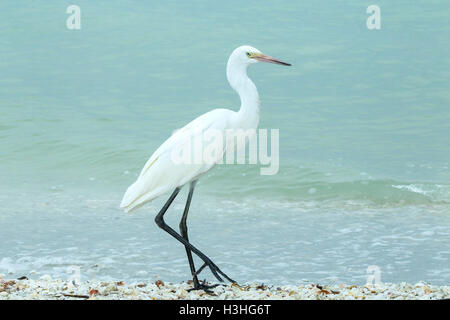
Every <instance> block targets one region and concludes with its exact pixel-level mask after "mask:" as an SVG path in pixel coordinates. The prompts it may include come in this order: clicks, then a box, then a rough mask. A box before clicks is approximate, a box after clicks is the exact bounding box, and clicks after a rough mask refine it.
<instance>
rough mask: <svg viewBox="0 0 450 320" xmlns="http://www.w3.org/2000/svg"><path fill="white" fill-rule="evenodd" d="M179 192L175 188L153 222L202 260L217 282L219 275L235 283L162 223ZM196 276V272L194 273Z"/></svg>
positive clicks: (219, 278) (220, 279) (178, 189)
mask: <svg viewBox="0 0 450 320" xmlns="http://www.w3.org/2000/svg"><path fill="white" fill-rule="evenodd" d="M179 192H180V188H179V187H178V188H176V189H175V191H174V192H173V193H172V195H171V196H170V198H169V200H167V202H166V203H165V204H164V206H163V207H162V209H161V210H160V211H159V213H158V215H157V216H156V218H155V222H156V224H157V225H158V226H159V227H160V228H161V229H163V230H164V231H166V232H167V233H168V234H170V235H171V236H172V237H174V238H175V239H177V240H178V241H179V242H181V243H182V244H184V246H185V247H187V248H189V249H190V250H191V251H192V252H193V253H195V254H196V255H197V256H198V257H199V258H200V259H202V260H203V262H204V263H205V266H208V267H209V268H210V270H211V272H212V273H213V275H214V276H215V277H216V278H217V280H219V281H223V280H222V278H221V277H220V276H219V274H221V275H222V276H223V277H224V278H226V279H227V280H228V281H231V282H235V281H234V280H232V279H231V278H229V277H228V276H227V275H226V274H225V273H223V272H222V270H220V269H219V267H217V266H216V265H215V264H214V262H212V261H211V259H209V258H208V257H207V256H206V255H205V254H203V253H202V252H201V251H200V250H198V249H197V248H196V247H194V246H193V245H192V244H190V243H189V241H187V240H186V239H184V238H183V237H182V236H180V235H179V234H178V233H177V232H176V231H175V230H173V229H172V228H171V227H169V226H168V225H167V224H166V223H165V221H164V214H165V213H166V211H167V209H168V208H169V207H170V205H171V204H172V202H173V200H174V199H175V198H176V196H177V195H178V193H179ZM203 268H204V267H202V268H201V269H203ZM196 274H198V272H196Z"/></svg>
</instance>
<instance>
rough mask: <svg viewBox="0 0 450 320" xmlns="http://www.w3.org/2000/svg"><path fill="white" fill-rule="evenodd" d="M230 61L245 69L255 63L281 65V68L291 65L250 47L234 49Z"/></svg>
mask: <svg viewBox="0 0 450 320" xmlns="http://www.w3.org/2000/svg"><path fill="white" fill-rule="evenodd" d="M230 60H233V61H234V62H235V63H239V64H242V65H245V66H247V67H248V66H249V65H251V64H253V63H257V62H269V63H276V64H281V65H283V66H290V65H291V64H289V63H287V62H283V61H280V60H278V59H275V58H273V57H271V56H268V55H265V54H263V53H262V52H261V51H259V50H258V49H256V48H253V47H251V46H240V47H238V48H236V49H234V51H233V53H232V54H231V56H230Z"/></svg>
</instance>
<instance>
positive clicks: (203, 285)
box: [187, 279, 219, 294]
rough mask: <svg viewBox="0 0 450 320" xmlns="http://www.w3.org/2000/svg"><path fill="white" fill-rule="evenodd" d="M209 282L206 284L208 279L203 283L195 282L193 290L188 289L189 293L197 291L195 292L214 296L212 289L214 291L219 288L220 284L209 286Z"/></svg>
mask: <svg viewBox="0 0 450 320" xmlns="http://www.w3.org/2000/svg"><path fill="white" fill-rule="evenodd" d="M207 283H208V282H206V279H205V280H203V281H200V282H199V281H194V287H193V288H191V289H188V290H187V292H191V291H195V290H203V291H205V292H206V293H208V294H214V292H213V291H212V290H210V289H214V288H215V287H217V286H218V285H219V284H213V285H208V284H207Z"/></svg>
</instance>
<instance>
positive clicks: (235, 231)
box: [0, 0, 450, 284]
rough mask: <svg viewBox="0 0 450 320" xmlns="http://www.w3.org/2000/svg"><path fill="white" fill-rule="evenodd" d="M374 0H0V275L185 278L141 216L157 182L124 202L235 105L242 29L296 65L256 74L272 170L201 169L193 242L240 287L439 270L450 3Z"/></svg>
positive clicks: (446, 218)
mask: <svg viewBox="0 0 450 320" xmlns="http://www.w3.org/2000/svg"><path fill="white" fill-rule="evenodd" d="M71 4H77V5H79V6H80V8H81V30H68V29H67V28H66V19H67V17H68V16H69V15H68V14H67V13H66V8H67V7H68V6H69V5H71ZM370 4H372V3H364V2H361V1H357V2H354V3H352V4H350V3H348V2H346V1H325V2H317V1H316V2H312V1H311V2H305V1H302V2H300V1H271V2H270V3H269V2H268V3H266V4H264V3H262V2H261V1H234V0H232V1H222V2H220V3H219V2H207V1H190V2H189V3H188V2H186V3H180V2H178V1H164V2H163V1H145V2H144V1H75V2H68V1H58V2H56V1H33V3H32V4H30V3H29V2H27V1H9V0H8V1H2V2H1V3H0V70H1V77H0V115H1V116H0V156H1V157H0V181H1V183H0V274H7V275H8V276H10V277H14V276H22V275H28V276H29V277H34V278H38V277H39V276H41V275H43V274H50V275H52V276H54V277H59V278H65V277H68V274H67V267H68V266H72V265H76V266H80V267H81V275H82V277H83V278H85V279H90V278H105V279H124V280H129V281H134V280H142V279H148V278H151V277H160V278H163V279H166V280H167V281H182V280H185V279H187V278H188V277H189V268H188V265H187V260H186V257H185V253H184V248H183V247H182V246H180V245H179V244H178V243H177V242H176V241H175V240H173V239H172V238H170V236H169V235H167V234H165V233H164V232H163V231H161V230H159V229H158V228H157V226H156V225H155V224H154V222H153V218H154V216H155V213H156V212H157V210H158V209H159V208H160V207H161V206H162V204H163V202H164V201H165V198H166V197H167V196H168V195H167V196H166V197H162V198H161V199H157V200H155V201H154V202H153V203H151V204H149V205H148V206H146V207H145V208H143V209H141V210H139V211H137V212H136V213H134V214H132V215H126V214H124V213H122V212H121V211H120V210H119V208H118V206H119V203H120V200H121V197H122V195H123V193H124V191H125V190H126V188H127V187H128V185H129V184H131V183H132V182H133V181H134V179H135V178H136V176H137V174H139V172H140V169H141V168H142V166H143V165H144V163H145V162H146V160H147V159H148V157H149V156H150V155H151V154H152V152H153V151H154V150H155V149H156V148H157V147H158V146H159V145H160V144H161V143H162V142H163V141H164V140H165V139H166V138H167V137H168V136H170V134H171V133H172V131H173V130H175V129H177V128H180V127H181V126H183V125H184V124H186V123H187V122H189V121H190V120H192V119H193V118H195V117H197V116H199V115H200V114H202V113H204V112H207V111H209V110H211V109H214V108H221V107H226V108H230V109H234V110H237V109H238V107H239V99H238V96H237V95H236V94H235V92H234V91H233V90H232V89H231V88H230V87H229V85H228V83H227V81H226V77H225V66H226V61H227V59H228V56H229V54H230V53H231V51H232V50H233V49H234V48H235V47H237V46H239V45H242V44H249V45H252V46H254V47H256V48H258V49H260V50H261V51H262V52H264V53H267V54H269V55H272V56H274V57H277V58H279V59H281V60H284V61H288V62H290V63H292V64H293V66H292V67H290V68H286V67H281V66H276V65H269V64H258V65H254V66H251V68H250V70H249V75H250V77H251V78H252V79H253V81H254V82H255V84H256V86H257V87H258V90H259V93H260V98H261V104H262V105H261V122H260V127H261V128H277V129H279V130H280V170H279V172H278V174H277V175H274V176H261V175H260V174H259V166H249V165H241V166H237V165H236V166H218V167H216V168H215V169H214V170H212V171H211V172H209V173H208V174H207V175H206V176H205V177H203V178H202V180H201V181H200V183H199V185H198V187H197V191H196V194H195V195H194V201H193V204H192V211H191V214H190V218H189V230H190V233H191V236H190V238H191V240H192V242H193V243H194V244H196V245H197V246H198V247H199V248H200V249H201V250H203V251H204V252H205V253H207V254H208V255H209V256H210V257H211V258H212V259H213V260H214V261H215V262H216V263H217V264H218V265H219V266H220V267H222V270H224V271H225V272H226V273H228V274H229V275H230V276H231V277H233V278H235V279H236V280H238V281H240V282H245V281H263V282H266V283H299V282H347V283H364V282H365V281H366V278H367V272H366V270H367V267H368V266H370V265H376V266H378V267H379V268H380V271H381V280H382V281H386V282H400V281H409V282H417V281H420V280H424V281H428V282H431V283H436V284H448V283H449V282H450V143H449V136H450V109H449V108H450V88H449V84H450V58H449V57H450V46H449V38H450V23H449V17H450V3H449V2H448V1H444V0H442V1H437V0H435V1H415V2H414V4H412V3H410V2H408V1H395V3H393V2H392V1H378V2H377V5H379V6H380V8H381V29H380V30H368V29H367V27H366V19H367V17H368V16H369V14H367V13H366V8H367V6H369V5H370ZM185 196H186V195H185V191H184V193H183V195H182V197H180V199H178V200H177V201H176V203H175V206H174V208H172V209H171V210H170V211H169V213H168V214H167V216H168V218H167V219H168V222H169V223H170V224H172V225H173V226H177V225H178V220H179V218H180V215H181V210H182V207H183V200H184V199H185ZM206 276H208V275H206ZM209 276H211V275H210V274H209ZM211 279H212V278H211Z"/></svg>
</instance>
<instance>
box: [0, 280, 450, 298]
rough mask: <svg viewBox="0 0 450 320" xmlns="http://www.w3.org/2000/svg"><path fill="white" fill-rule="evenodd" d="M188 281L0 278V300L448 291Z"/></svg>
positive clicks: (439, 292) (421, 286) (445, 293)
mask: <svg viewBox="0 0 450 320" xmlns="http://www.w3.org/2000/svg"><path fill="white" fill-rule="evenodd" d="M190 288H192V283H191V282H189V281H188V282H183V283H177V284H174V283H165V282H164V281H162V280H156V281H149V282H141V283H126V282H124V281H86V282H82V283H79V284H77V285H73V284H71V283H69V282H67V281H62V280H58V279H52V278H51V277H50V276H43V277H41V279H39V280H29V279H22V280H7V279H1V278H0V300H67V299H76V300H98V299H100V300H198V299H208V300H210V299H213V300H285V299H286V300H416V299H420V300H436V299H449V298H450V286H434V285H430V284H427V283H424V282H419V283H416V284H408V283H399V284H391V283H383V284H378V285H363V286H357V285H345V284H341V285H332V286H327V285H320V284H309V285H299V286H296V285H290V286H279V287H278V286H266V285H264V284H258V283H249V284H245V285H237V284H231V285H230V284H227V285H219V286H217V287H216V288H214V289H212V291H213V293H212V294H208V293H205V292H204V291H202V290H197V291H188V290H189V289H190Z"/></svg>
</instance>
